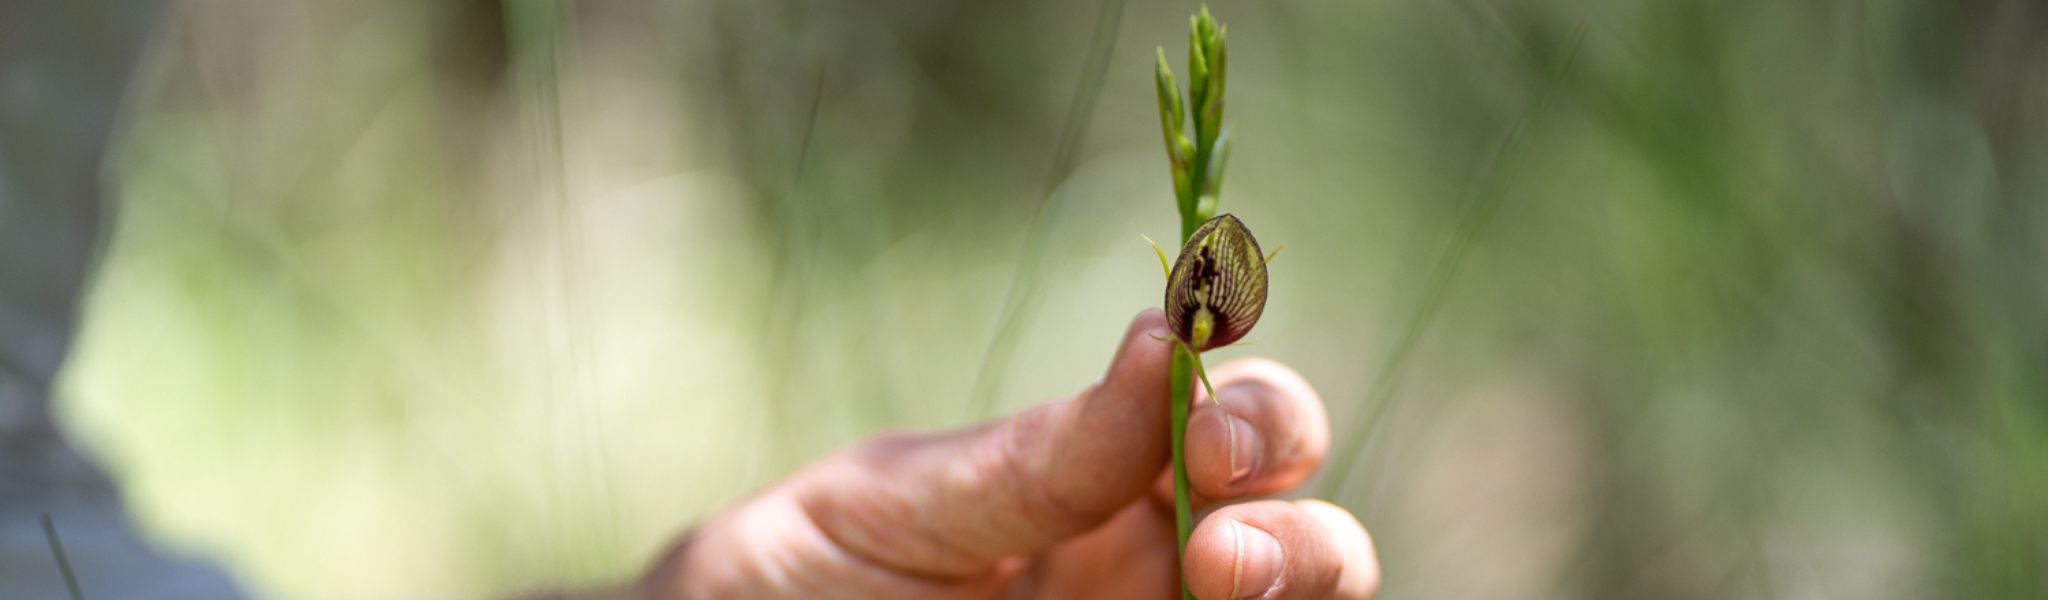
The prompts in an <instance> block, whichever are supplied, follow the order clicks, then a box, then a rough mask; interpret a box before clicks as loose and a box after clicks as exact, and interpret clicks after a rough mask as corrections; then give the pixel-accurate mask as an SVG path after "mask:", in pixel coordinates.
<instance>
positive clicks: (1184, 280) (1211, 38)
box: [1153, 6, 1269, 600]
mask: <svg viewBox="0 0 2048 600" xmlns="http://www.w3.org/2000/svg"><path fill="white" fill-rule="evenodd" d="M1226 31H1227V30H1226V29H1225V28H1224V27H1223V26H1222V25H1221V24H1218V23H1217V22H1216V19H1215V18H1214V17H1211V16H1209V7H1208V6H1203V7H1202V9H1201V12H1199V13H1196V14H1195V15H1193V16H1191V17H1188V92H1187V96H1186V98H1185V99H1184V98H1183V97H1182V96H1181V89H1180V85H1179V84H1178V83H1176V82H1175V81H1174V78H1173V69H1172V68H1170V67H1168V66H1167V64H1166V49H1165V48H1160V49H1159V50H1158V52H1157V59H1158V61H1157V62H1158V68H1157V74H1156V76H1155V79H1156V81H1157V84H1158V95H1159V126H1160V127H1159V128H1160V132H1161V134H1163V136H1164V138H1165V141H1166V158H1167V164H1168V166H1169V167H1170V168H1171V171H1172V174H1173V194H1174V203H1175V206H1176V207H1177V208H1178V209H1179V211H1180V226H1181V227H1180V233H1181V251H1180V254H1179V258H1178V259H1176V260H1175V261H1174V262H1173V264H1172V265H1171V266H1168V265H1167V263H1166V254H1165V252H1163V251H1160V250H1159V247H1158V245H1157V244H1154V245H1153V250H1154V251H1156V252H1159V264H1160V267H1162V268H1164V269H1165V270H1166V271H1167V272H1166V279H1167V285H1166V318H1167V323H1168V326H1169V327H1170V328H1171V329H1172V330H1173V335H1174V345H1173V348H1174V351H1173V364H1172V372H1171V373H1170V375H1169V376H1170V377H1172V380H1171V388H1172V393H1173V398H1172V404H1173V413H1172V416H1171V418H1172V423H1171V426H1172V432H1173V435H1172V436H1171V441H1172V444H1173V448H1172V453H1173V521H1174V530H1175V532H1176V534H1177V536H1178V537H1177V541H1178V544H1179V545H1178V548H1179V549H1180V556H1182V557H1185V556H1187V549H1188V534H1189V533H1191V532H1192V531H1193V530H1194V511H1193V508H1192V506H1190V503H1189V491H1188V468H1187V452H1186V449H1185V447H1184V446H1185V444H1186V439H1187V429H1188V411H1189V409H1190V408H1191V405H1192V404H1193V403H1194V389H1193V388H1194V385H1193V383H1194V381H1195V380H1197V379H1199V380H1200V381H1201V382H1202V386H1203V387H1204V388H1205V389H1208V393H1209V399H1210V401H1212V402H1213V401H1215V400H1216V391H1215V389H1213V387H1211V386H1210V385H1209V376H1208V373H1207V372H1206V370H1205V369H1203V368H1202V356H1201V353H1202V352H1203V351H1206V350H1210V349H1213V348H1218V347H1221V346H1224V345H1227V344H1229V343H1231V342H1234V341H1237V339H1239V338H1241V337H1243V336H1244V334H1245V333H1246V332H1248V331H1250V330H1251V328H1252V325H1254V324H1256V323H1258V320H1259V315H1260V314H1261V313H1263V312H1264V311H1265V306H1266V261H1267V260H1268V259H1269V257H1268V256H1265V255H1262V254H1260V250H1259V242H1258V240H1257V239H1255V238H1253V237H1252V235H1251V230H1249V229H1246V228H1245V226H1244V223H1243V222H1242V221H1239V220H1238V219H1237V217H1234V216H1231V215H1228V214H1225V215H1222V216H1217V215H1216V205H1217V203H1218V202H1219V200H1220V199H1221V196H1222V190H1223V168H1224V166H1226V164H1227V163H1228V162H1229V160H1230V135H1229V128H1228V127H1226V126H1225V125H1224V123H1223V89H1224V73H1225V66H1226V54H1225V52H1224V46H1223V38H1224V34H1225V32H1226ZM1190 128H1192V130H1193V131H1189V129H1190ZM1190 133H1192V135H1190ZM1183 571H1185V569H1183ZM1183 581H1185V576H1183ZM1181 597H1182V598H1187V599H1190V600H1192V598H1193V596H1192V595H1190V594H1189V593H1188V592H1187V586H1186V584H1185V583H1183V584H1182V586H1181Z"/></svg>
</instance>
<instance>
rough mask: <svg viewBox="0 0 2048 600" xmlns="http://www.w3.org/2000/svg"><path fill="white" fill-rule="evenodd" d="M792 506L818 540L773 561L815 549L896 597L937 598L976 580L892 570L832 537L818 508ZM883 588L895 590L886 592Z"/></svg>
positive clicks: (791, 569) (795, 567) (810, 591)
mask: <svg viewBox="0 0 2048 600" xmlns="http://www.w3.org/2000/svg"><path fill="white" fill-rule="evenodd" d="M791 504H793V505H795V507H796V510H797V514H798V516H800V517H802V519H801V521H802V523H804V524H805V525H808V527H806V528H805V529H808V530H809V533H812V534H814V535H815V540H814V541H813V542H812V543H810V544H805V545H802V546H799V549H798V550H796V551H794V552H787V553H782V552H768V554H769V555H771V557H774V556H776V555H789V556H791V557H800V556H804V555H806V554H809V553H806V552H803V551H802V549H801V548H804V547H808V548H812V549H814V552H815V553H817V554H820V555H822V556H820V557H819V558H821V559H823V560H825V561H827V562H828V563H837V564H839V565H840V566H841V567H843V569H841V570H851V571H855V572H860V573H866V574H868V575H869V576H870V578H872V579H875V580H876V588H877V590H876V591H878V592H882V591H887V592H890V593H895V594H907V593H911V592H913V591H915V592H918V595H926V596H936V595H939V594H941V593H942V592H944V591H945V590H946V589H947V588H956V587H958V586H960V585H962V584H965V583H969V582H971V581H972V580H974V579H977V578H971V577H969V578H949V577H934V576H929V575H925V574H921V573H917V572H914V571H909V570H905V569H900V568H894V567H891V566H890V565H888V564H887V563H886V562H885V561H881V560H878V559H876V558H875V557H873V556H870V555H867V554H865V553H863V552H859V551H856V550H854V548H853V546H851V545H848V544H847V543H845V541H843V540H841V539H840V538H838V537H835V536H834V535H833V534H832V529H831V528H830V527H827V526H825V525H824V523H825V521H822V520H820V519H818V517H817V515H816V513H815V512H814V510H815V508H814V507H811V506H809V504H808V503H805V502H802V501H801V500H797V499H792V500H791ZM799 541H800V540H798V539H792V538H789V537H780V538H779V539H778V540H777V542H778V543H781V544H791V543H793V542H799ZM782 570H783V571H786V572H798V573H811V574H815V573H819V572H830V571H833V570H834V569H831V568H830V567H827V568H825V569H809V568H805V567H804V566H803V565H800V564H799V565H792V566H786V567H785V568H784V569H782ZM780 579H781V580H783V581H788V578H786V577H785V578H780ZM796 587H798V588H799V590H792V591H802V592H805V593H806V595H815V594H818V593H820V592H830V593H831V594H844V593H845V590H844V589H843V588H839V589H831V590H815V589H808V588H807V587H806V586H801V585H798V586H796ZM883 588H895V589H893V590H885V589H883Z"/></svg>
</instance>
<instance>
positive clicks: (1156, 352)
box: [790, 310, 1172, 577]
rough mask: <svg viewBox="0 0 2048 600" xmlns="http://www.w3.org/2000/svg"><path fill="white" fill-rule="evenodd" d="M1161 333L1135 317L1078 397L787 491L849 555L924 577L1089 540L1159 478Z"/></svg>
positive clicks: (899, 444) (854, 455)
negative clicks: (1098, 378) (1097, 378)
mask: <svg viewBox="0 0 2048 600" xmlns="http://www.w3.org/2000/svg"><path fill="white" fill-rule="evenodd" d="M1168 335H1169V334H1168V330H1167V327H1166V318H1165V316H1164V315H1162V314H1161V313H1160V312H1159V311H1157V310H1147V311H1145V312H1142V313H1139V314H1138V316H1137V318H1135V319H1133V320H1132V321H1131V325H1130V327H1129V328H1128V329H1127V330H1126V331H1125V332H1124V336H1123V343H1122V346H1121V347H1120V348H1119V350H1118V351H1117V354H1116V358H1115V359H1113V360H1112V361H1111V363H1110V366H1109V372H1108V374H1107V375H1105V376H1104V377H1103V379H1102V382H1101V383H1099V384H1096V385H1095V386H1094V387H1092V388H1090V389H1089V390H1088V391H1086V392H1083V393H1082V394H1081V395H1080V396H1079V397H1077V398H1075V399H1073V400H1070V401H1065V402H1057V403H1052V404H1046V405H1042V406H1037V407H1034V408H1031V409H1029V410H1026V411H1024V412H1021V413H1018V414H1015V415H1011V416H1009V417H1007V418H1004V419H1002V420H999V421H996V422H993V423H989V424H985V425H982V426H980V427H976V428H973V429H969V430H966V431H961V432H956V433H948V434H938V435H907V434H895V435H885V436H882V437H879V438H876V439H874V440H870V441H868V442H866V443H863V444H861V445H859V446H856V447H854V448H852V449H850V450H848V451H846V452H844V453H841V454H840V455H837V456H835V457H833V458H831V459H828V460H826V461H824V462H823V463H821V464H819V465H817V466H816V467H814V468H812V469H810V470H808V471H806V472H804V473H802V474H800V475H798V476H797V478H796V479H795V480H793V481H791V482H790V483H791V485H792V486H793V489H792V491H793V492H794V494H795V497H796V499H797V501H798V502H799V503H801V504H802V505H803V507H804V509H805V512H806V513H807V514H808V515H809V516H810V517H811V519H812V520H814V521H815V522H816V524H817V526H818V529H819V530H820V532H821V533H823V534H824V537H825V538H827V539H828V540H830V541H831V542H833V543H835V544H837V545H838V546H840V547H841V549H843V550H844V551H846V552H848V553H851V554H853V555H855V556H856V557H858V558H861V559H864V560H865V561H866V562H870V563H873V564H876V565H879V566H884V567H888V568H892V569H895V570H898V571H902V572H905V573H912V574H917V575H924V576H933V577H960V576H969V575H975V574H980V573H984V572H986V571H987V570H988V569H989V568H990V567H992V566H994V565H996V563H997V562H998V561H1000V560H1002V559H1003V558H1005V557H1009V556H1015V555H1019V554H1026V553H1030V552H1034V551H1036V550H1039V549H1042V548H1044V547H1046V546H1049V545H1051V544H1053V543H1056V542H1059V541H1061V540H1064V539H1066V538H1068V537H1072V536H1074V535H1076V534H1079V533H1081V532H1084V531H1087V530H1089V529H1093V528H1094V527H1096V526H1097V525H1100V524H1101V523H1102V522H1103V521H1104V520H1106V519H1108V518H1109V517H1110V516H1111V515H1113V514H1114V513H1115V512H1116V511H1117V510H1118V509H1120V508H1122V507H1124V506H1126V505H1128V504H1130V503H1131V502H1132V501H1135V500H1138V499H1139V498H1142V497H1144V496H1145V494H1147V493H1148V492H1149V490H1150V488H1151V483H1152V480H1153V479H1155V478H1156V477H1157V476H1158V474H1159V472H1160V470H1161V469H1163V468H1165V466H1166V459H1167V450H1168V448H1167V427H1166V425H1167V420H1168V408H1169V405H1168V400H1167V396H1168V390H1167V381H1166V380H1167V369H1168V362H1169V361H1170V360H1171V356H1172V350H1171V347H1172V346H1171V342H1170V341H1167V340H1168V338H1167V336H1168Z"/></svg>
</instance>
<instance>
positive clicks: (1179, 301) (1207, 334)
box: [1166, 213, 1266, 352]
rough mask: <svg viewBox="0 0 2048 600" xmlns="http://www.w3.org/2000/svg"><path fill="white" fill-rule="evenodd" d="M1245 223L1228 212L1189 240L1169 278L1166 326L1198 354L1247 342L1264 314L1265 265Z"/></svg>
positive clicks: (1210, 220) (1214, 219) (1216, 218)
mask: <svg viewBox="0 0 2048 600" xmlns="http://www.w3.org/2000/svg"><path fill="white" fill-rule="evenodd" d="M1265 258H1266V257H1265V255H1264V254H1263V253H1261V251H1260V250H1259V241H1258V239H1257V238H1254V237H1252V232H1251V230H1250V229H1247V228H1245V226H1244V222H1243V221H1239V220H1238V219H1237V217H1235V216H1232V215H1230V214H1228V213H1225V214H1221V215H1217V216H1216V217H1214V218H1211V219H1209V220H1208V221H1207V222H1204V223H1202V226H1201V227H1199V228H1196V229H1195V232H1194V234H1193V235H1189V236H1188V241H1187V245H1185V246H1182V247H1181V249H1180V257H1179V258H1178V259H1176V260H1174V263H1173V271H1172V273H1171V274H1169V275H1168V276H1167V278H1166V322H1167V326H1168V327H1169V328H1171V329H1172V330H1173V334H1174V336H1176V337H1178V338H1180V340H1181V341H1182V342H1185V343H1186V344H1187V345H1188V346H1189V347H1190V348H1194V349H1195V351H1197V352H1202V351H1207V350H1211V349H1214V348H1220V347H1223V346H1227V345H1229V344H1230V343H1231V342H1235V341H1237V340H1238V339H1239V338H1243V337H1244V335H1245V334H1246V333H1248V332H1250V331H1251V329H1252V326H1253V325H1257V324H1258V322H1259V316H1260V315H1261V314H1263V313H1264V312H1265V311H1266V260H1265Z"/></svg>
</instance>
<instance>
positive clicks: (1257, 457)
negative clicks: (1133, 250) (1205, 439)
mask: <svg viewBox="0 0 2048 600" xmlns="http://www.w3.org/2000/svg"><path fill="white" fill-rule="evenodd" d="M1223 418H1224V425H1226V427H1225V431H1228V432H1229V433H1230V485H1233V486H1234V485H1237V484H1238V483H1239V482H1242V481H1244V480H1246V479H1250V478H1251V476H1252V472H1254V471H1257V470H1259V463H1260V462H1261V461H1263V460H1265V454H1266V444H1265V443H1264V442H1262V441H1260V440H1259V431H1258V430H1257V429H1253V428H1252V424H1251V422H1250V421H1246V420H1244V419H1240V418H1237V417H1236V416H1232V415H1230V414H1229V413H1228V412H1225V414H1224V415H1223Z"/></svg>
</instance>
